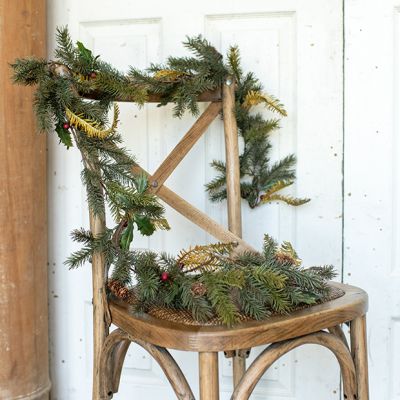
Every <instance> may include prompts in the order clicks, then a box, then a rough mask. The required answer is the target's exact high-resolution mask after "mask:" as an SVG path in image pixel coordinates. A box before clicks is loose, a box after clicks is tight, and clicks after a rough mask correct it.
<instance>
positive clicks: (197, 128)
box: [150, 102, 221, 193]
mask: <svg viewBox="0 0 400 400" xmlns="http://www.w3.org/2000/svg"><path fill="white" fill-rule="evenodd" d="M220 111H221V102H215V103H211V104H210V105H209V106H208V107H207V108H206V110H205V111H204V112H203V114H202V115H201V116H200V118H199V119H198V120H197V121H196V122H195V123H194V125H193V126H192V127H191V128H190V129H189V131H188V132H187V133H186V135H185V136H184V137H183V138H182V139H181V141H180V142H179V143H178V144H177V145H176V146H175V148H174V149H173V150H172V151H171V153H170V154H169V155H168V156H167V158H166V159H165V160H164V161H163V162H162V164H161V165H160V166H159V168H158V169H157V171H156V172H155V173H154V174H153V176H152V178H151V182H150V189H151V191H152V192H153V193H157V192H158V190H159V188H160V186H161V185H163V184H164V182H165V181H166V180H167V179H168V177H169V176H170V175H171V173H172V172H173V171H174V170H175V168H176V167H177V166H178V164H179V163H180V162H181V161H182V160H183V158H184V157H185V156H186V154H187V153H188V152H189V151H190V149H191V148H192V147H193V146H194V145H195V144H196V142H197V141H198V140H199V139H200V138H201V136H202V135H203V133H204V132H205V131H206V130H207V128H208V127H209V126H210V124H211V123H212V122H213V121H214V119H215V118H216V117H217V116H218V115H219V113H220Z"/></svg>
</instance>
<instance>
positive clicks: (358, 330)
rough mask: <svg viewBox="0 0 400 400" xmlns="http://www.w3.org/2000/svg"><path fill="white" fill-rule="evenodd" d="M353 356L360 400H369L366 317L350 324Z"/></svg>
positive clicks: (358, 318)
mask: <svg viewBox="0 0 400 400" xmlns="http://www.w3.org/2000/svg"><path fill="white" fill-rule="evenodd" d="M350 337H351V354H352V356H353V359H354V365H355V368H356V376H357V391H358V397H357V398H358V400H368V399H369V390H368V352H367V333H366V317H365V315H364V316H362V317H357V318H356V319H354V320H353V321H351V323H350Z"/></svg>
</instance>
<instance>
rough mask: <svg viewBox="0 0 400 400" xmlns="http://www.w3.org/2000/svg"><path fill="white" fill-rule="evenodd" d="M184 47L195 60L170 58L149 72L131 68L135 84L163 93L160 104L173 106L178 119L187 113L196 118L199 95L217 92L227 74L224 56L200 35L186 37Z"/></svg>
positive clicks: (152, 67) (150, 90) (151, 68)
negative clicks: (210, 91)
mask: <svg viewBox="0 0 400 400" xmlns="http://www.w3.org/2000/svg"><path fill="white" fill-rule="evenodd" d="M184 46H185V47H186V48H187V49H189V50H190V51H191V52H192V53H193V55H194V56H193V57H169V58H168V59H167V62H166V63H165V64H160V65H158V64H157V65H156V64H152V65H151V66H150V68H148V70H147V71H146V72H142V71H139V70H137V69H135V68H131V70H130V73H129V76H130V78H131V79H132V80H133V81H134V82H138V83H139V84H142V85H144V86H145V87H146V88H147V89H148V91H149V92H152V93H157V94H160V95H161V97H162V102H161V105H164V104H167V103H168V102H172V103H174V114H175V116H178V117H180V116H182V115H183V113H184V112H185V111H186V110H189V111H190V112H191V113H192V114H194V115H197V114H198V113H199V108H198V104H197V97H198V96H199V94H201V93H203V92H205V91H208V90H215V89H218V88H219V87H220V86H221V84H222V82H223V80H224V78H225V77H226V76H227V73H228V71H227V69H226V67H225V65H224V63H223V57H222V55H221V54H220V53H218V51H217V50H216V49H215V47H213V46H212V45H211V44H210V43H209V42H208V41H207V40H205V39H204V38H202V37H201V36H197V37H194V38H187V41H186V42H184Z"/></svg>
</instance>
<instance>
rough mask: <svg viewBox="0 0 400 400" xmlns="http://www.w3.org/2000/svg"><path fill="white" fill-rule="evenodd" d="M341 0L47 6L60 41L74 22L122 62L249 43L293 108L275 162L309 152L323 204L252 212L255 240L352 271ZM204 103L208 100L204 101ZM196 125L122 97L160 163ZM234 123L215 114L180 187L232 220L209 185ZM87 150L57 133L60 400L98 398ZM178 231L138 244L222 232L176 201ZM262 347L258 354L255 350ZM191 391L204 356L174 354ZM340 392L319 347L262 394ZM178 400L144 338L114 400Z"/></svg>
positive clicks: (309, 186)
mask: <svg viewBox="0 0 400 400" xmlns="http://www.w3.org/2000/svg"><path fill="white" fill-rule="evenodd" d="M341 21H342V3H341V1H339V0H332V1H329V2H328V1H320V0H301V1H295V0H280V1H272V0H268V1H261V0H255V1H252V2H243V1H227V0H223V1H218V2H215V1H214V2H213V1H211V0H205V1H202V2H190V3H189V2H186V3H184V2H179V1H177V0H172V1H169V2H159V1H155V0H150V1H147V2H142V3H140V4H139V3H137V2H130V1H127V0H124V1H122V0H120V1H114V2H106V1H100V2H99V1H96V2H95V1H92V0H90V1H85V2H82V1H77V0H67V1H63V2H61V1H53V2H49V23H50V25H49V40H50V49H52V48H53V47H54V41H53V35H54V31H55V26H56V25H62V24H66V23H68V25H69V27H70V31H71V33H72V35H73V37H74V38H75V39H80V40H82V41H84V42H85V43H87V44H88V45H90V46H91V47H92V49H93V50H94V52H95V53H96V54H97V53H99V54H101V55H102V57H103V58H104V59H106V60H109V61H110V62H112V63H113V64H114V65H116V66H118V67H119V68H120V69H122V70H126V69H127V67H128V66H129V65H135V66H138V67H141V68H142V67H145V66H146V65H149V63H150V62H158V61H162V60H163V59H164V58H165V57H166V56H168V55H170V54H175V55H180V54H184V53H185V50H184V49H183V47H182V46H181V44H180V43H181V41H182V40H183V39H184V38H185V36H186V35H197V34H198V33H202V34H204V35H205V36H206V37H207V38H208V39H209V40H211V41H212V42H213V43H214V44H215V46H216V47H217V48H218V49H220V50H221V51H223V52H225V51H226V50H227V48H228V46H229V45H230V44H235V43H238V44H239V45H240V48H241V51H242V56H243V57H242V58H243V62H244V66H245V68H246V69H250V70H253V71H255V72H256V73H257V75H258V76H259V77H261V79H262V81H263V83H264V85H265V87H266V89H268V90H269V91H270V92H272V93H273V94H275V95H277V96H278V97H279V98H280V99H281V100H282V102H283V103H284V104H285V105H286V108H287V110H288V112H289V117H288V118H287V119H285V120H284V121H282V129H281V131H280V132H279V133H276V134H275V136H274V138H273V140H274V144H275V150H274V154H273V159H278V158H280V157H283V156H284V155H286V154H288V153H290V152H295V153H296V154H297V156H298V160H299V163H298V184H297V188H296V190H295V192H296V194H297V195H299V196H309V197H311V198H312V199H313V201H312V202H311V203H310V204H308V205H305V206H303V207H302V208H300V209H298V210H293V209H290V208H289V207H287V206H284V205H275V204H274V205H270V206H266V207H263V208H260V209H258V210H253V211H250V210H249V209H248V208H247V206H246V204H243V210H244V236H245V238H246V240H248V241H249V242H251V243H253V244H254V245H255V246H258V247H259V246H260V244H261V240H262V236H263V233H264V232H269V233H271V234H272V235H273V236H275V237H277V238H279V239H280V240H291V241H292V242H293V243H295V245H296V248H297V249H298V251H299V253H300V255H301V256H302V257H303V258H304V260H305V262H306V263H307V264H317V263H332V264H335V265H337V266H338V267H339V269H340V267H341V263H342V260H341V246H342V221H341V209H342V193H341V181H342V173H341V165H342V159H341V155H342V152H341V149H342V22H341ZM202 107H203V106H202ZM192 122H193V118H191V117H190V116H185V117H184V118H183V119H182V120H177V119H174V118H172V117H171V107H170V106H168V107H165V108H162V109H159V108H156V107H155V106H154V105H149V106H146V107H145V108H144V109H143V110H138V109H137V108H136V107H134V106H133V105H123V107H122V113H121V129H122V132H123V135H124V138H125V140H126V142H127V145H128V146H129V147H130V148H131V150H132V152H133V153H134V154H136V155H137V156H138V158H139V160H140V161H141V162H142V163H143V165H145V166H146V167H147V168H148V169H149V170H150V171H154V170H155V168H156V167H157V166H158V164H159V163H160V161H161V160H162V159H163V157H165V156H166V155H167V154H168V152H169V151H170V150H171V149H172V148H173V146H174V145H175V144H176V142H177V141H178V140H179V139H180V138H181V137H182V135H183V133H184V132H185V131H186V130H187V128H188V127H189V126H190V125H191V123H192ZM223 154H224V152H223V137H222V127H221V123H220V122H219V121H216V122H214V123H213V125H212V126H211V127H210V129H209V131H208V132H207V134H206V136H205V138H203V139H202V140H200V141H199V143H198V144H197V145H196V146H195V147H194V149H193V150H192V152H191V153H190V155H189V156H188V157H187V158H186V159H185V160H184V161H183V162H182V165H180V166H179V168H178V169H177V171H176V173H175V174H174V176H172V177H171V178H170V179H169V180H168V182H167V183H168V185H169V186H170V187H171V188H172V189H174V190H176V191H177V192H178V193H180V194H181V195H182V196H183V197H185V198H186V199H187V200H188V201H190V202H192V203H193V204H195V205H196V206H197V207H199V208H201V209H203V210H206V212H207V213H209V214H210V215H212V216H213V217H214V218H216V219H217V220H219V221H221V222H222V223H226V216H225V210H224V207H223V206H221V205H215V204H210V203H209V201H208V200H207V197H206V195H205V193H204V190H203V184H204V183H205V182H207V181H208V180H209V179H210V177H211V176H212V171H211V169H210V167H209V166H208V164H209V162H210V161H211V160H212V159H213V158H223ZM79 169H80V165H79V158H78V155H77V154H76V152H75V151H74V150H70V151H68V152H66V151H65V150H64V149H63V148H61V147H60V146H58V144H57V140H56V139H55V138H50V139H49V208H50V212H49V225H50V238H51V243H50V254H49V259H50V273H51V276H50V278H51V279H50V291H51V293H50V310H51V341H52V342H51V365H52V379H53V385H54V389H53V400H76V399H89V398H90V366H91V304H90V302H91V293H90V270H89V268H84V269H81V270H79V271H72V272H70V271H66V268H65V267H64V266H63V265H62V262H63V261H64V260H65V258H66V257H67V256H68V254H69V253H70V252H71V250H72V249H74V248H75V245H74V244H71V242H70V240H69V237H68V232H69V231H71V230H72V229H73V228H75V227H79V226H81V225H83V226H87V213H86V211H85V208H84V198H85V196H84V193H83V191H82V189H81V184H80V181H79ZM168 219H169V221H170V224H171V225H172V228H173V229H172V231H171V232H168V233H166V234H164V233H158V234H156V235H154V236H153V237H151V238H150V239H139V238H138V239H137V241H136V242H135V243H136V245H137V246H138V247H150V248H154V249H164V250H167V251H170V252H176V251H177V250H179V249H180V248H182V247H187V246H189V245H191V244H195V243H201V242H205V241H208V240H212V238H210V237H209V236H208V235H206V234H205V233H204V232H202V231H200V230H199V229H197V228H195V227H194V226H193V225H192V224H191V223H190V222H188V221H185V220H184V219H183V218H182V217H181V216H179V215H177V214H176V213H175V212H173V211H172V210H170V209H168ZM259 351H260V350H259V349H255V350H254V352H253V354H252V358H254V357H255V355H256V354H257V352H259ZM174 355H175V357H176V359H177V361H178V362H179V363H180V365H181V366H182V369H183V370H184V372H185V374H186V376H187V377H188V380H189V382H190V383H191V385H192V387H193V390H194V391H195V392H196V391H198V383H197V379H198V377H197V374H198V372H197V358H196V355H195V354H190V353H184V352H174ZM220 362H221V368H220V375H221V399H228V398H229V397H230V391H231V370H230V365H229V364H230V361H229V360H226V359H224V358H223V356H222V355H221V358H220ZM316 394H317V397H318V399H319V400H328V399H338V398H339V379H338V368H337V366H336V362H335V360H334V359H333V357H332V356H331V355H330V354H328V352H327V351H323V350H321V349H318V348H316V347H314V346H308V347H307V348H305V349H303V350H299V351H296V352H294V353H292V354H290V355H287V356H286V357H284V358H282V359H281V360H279V362H277V363H276V365H274V366H273V368H272V369H271V371H269V372H268V374H267V375H266V376H265V377H263V379H262V381H261V382H260V384H259V385H258V387H257V388H256V390H255V393H254V396H253V398H254V399H256V400H261V399H262V400H264V399H270V400H278V399H283V398H284V399H309V398H316ZM135 396H136V397H137V398H143V399H173V398H174V395H173V393H172V390H171V389H170V388H169V387H168V384H167V382H166V380H165V378H164V377H163V376H162V373H161V371H160V368H159V367H158V366H157V365H156V364H155V363H154V362H153V361H152V360H151V359H150V358H149V357H148V356H147V354H146V353H145V352H143V351H142V350H140V349H138V348H137V347H135V346H132V348H131V349H130V351H129V354H128V357H127V362H126V365H125V368H124V373H123V379H122V384H121V388H120V393H119V394H118V395H116V396H115V398H116V399H127V398H134V397H135Z"/></svg>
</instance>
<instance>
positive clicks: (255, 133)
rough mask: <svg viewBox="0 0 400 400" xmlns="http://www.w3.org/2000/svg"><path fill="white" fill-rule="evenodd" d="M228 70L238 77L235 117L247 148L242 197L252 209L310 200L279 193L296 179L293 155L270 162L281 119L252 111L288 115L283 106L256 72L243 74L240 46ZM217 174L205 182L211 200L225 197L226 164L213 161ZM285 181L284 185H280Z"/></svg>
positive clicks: (233, 49) (233, 50)
mask: <svg viewBox="0 0 400 400" xmlns="http://www.w3.org/2000/svg"><path fill="white" fill-rule="evenodd" d="M228 69H229V71H230V73H231V74H232V75H233V76H234V77H235V80H236V91H235V98H236V108H235V110H236V120H237V125H238V129H239V134H240V136H241V137H242V139H243V143H244V148H243V152H242V154H241V155H240V177H241V196H242V198H243V199H246V200H247V202H248V203H249V206H250V207H251V208H254V207H257V206H258V205H260V204H264V203H268V202H271V201H283V202H285V203H287V204H289V205H292V206H298V205H301V204H304V203H306V202H308V201H309V199H296V198H293V197H290V196H286V195H283V194H279V193H276V192H277V191H279V190H281V189H283V188H285V187H288V186H290V185H292V184H293V183H294V180H295V177H296V176H295V170H294V167H295V164H296V158H295V157H294V155H289V156H287V157H285V158H283V159H282V160H280V161H278V162H275V163H271V160H270V152H271V147H272V146H271V143H270V135H271V134H272V133H273V132H274V131H275V130H277V129H279V120H277V119H264V118H263V117H262V115H261V114H260V113H256V114H252V113H251V108H252V107H253V106H256V105H258V104H263V105H264V106H265V107H266V108H267V109H269V110H270V111H273V112H275V113H278V114H279V115H281V116H286V115H287V114H286V111H285V109H284V107H283V105H282V104H281V103H280V102H279V100H277V99H276V98H275V97H273V96H272V95H268V94H266V93H263V91H262V86H261V83H260V81H259V80H258V79H257V78H256V77H255V76H254V74H253V73H251V72H249V73H247V74H244V73H243V69H242V67H241V65H240V53H239V49H238V47H231V49H230V51H229V53H228ZM211 165H212V167H213V168H214V169H215V170H216V172H217V175H216V177H215V178H214V179H213V180H212V181H211V182H209V183H208V184H207V185H206V189H207V191H208V194H209V196H210V199H211V200H212V201H222V200H224V199H226V169H225V163H223V162H222V161H217V160H214V161H213V162H212V163H211ZM282 182H285V185H281V183H282Z"/></svg>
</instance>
